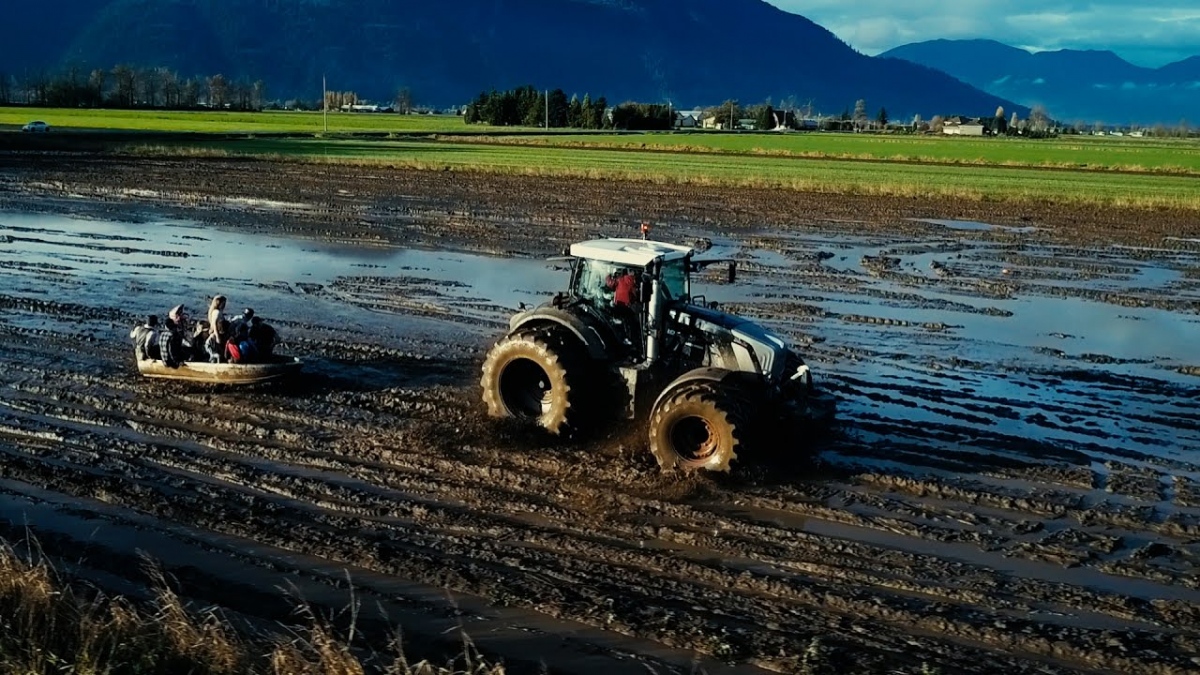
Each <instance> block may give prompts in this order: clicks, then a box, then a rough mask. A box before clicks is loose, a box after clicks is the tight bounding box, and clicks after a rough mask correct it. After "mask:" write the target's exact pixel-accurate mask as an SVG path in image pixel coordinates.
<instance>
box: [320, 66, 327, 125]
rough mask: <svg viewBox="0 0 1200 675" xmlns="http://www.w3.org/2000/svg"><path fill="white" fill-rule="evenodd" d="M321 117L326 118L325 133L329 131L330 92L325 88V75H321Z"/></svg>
mask: <svg viewBox="0 0 1200 675" xmlns="http://www.w3.org/2000/svg"><path fill="white" fill-rule="evenodd" d="M321 117H322V119H324V120H325V133H329V92H328V91H326V89H325V76H324V75H322V76H321Z"/></svg>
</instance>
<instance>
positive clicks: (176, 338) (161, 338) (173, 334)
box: [158, 319, 187, 368]
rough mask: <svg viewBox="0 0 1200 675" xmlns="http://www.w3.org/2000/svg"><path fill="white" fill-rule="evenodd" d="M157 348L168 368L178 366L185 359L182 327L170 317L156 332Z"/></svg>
mask: <svg viewBox="0 0 1200 675" xmlns="http://www.w3.org/2000/svg"><path fill="white" fill-rule="evenodd" d="M158 350H159V351H160V352H161V357H162V360H163V363H164V364H165V365H166V366H167V367H168V368H178V367H179V364H180V363H183V362H184V361H186V360H187V354H186V353H185V352H184V350H183V327H182V326H180V325H179V324H177V323H175V322H174V321H172V320H171V319H167V323H166V324H165V325H164V326H163V329H162V330H161V331H159V333H158Z"/></svg>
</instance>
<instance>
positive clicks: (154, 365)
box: [137, 356, 300, 384]
mask: <svg viewBox="0 0 1200 675" xmlns="http://www.w3.org/2000/svg"><path fill="white" fill-rule="evenodd" d="M137 367H138V372H139V373H141V374H142V376H143V377H157V378H162V379H166V380H184V381H188V382H206V383H209V384H261V383H263V382H273V381H275V380H279V379H282V378H285V377H288V376H289V375H294V374H296V373H298V372H300V359H298V358H296V357H294V356H274V357H272V359H271V360H270V361H267V362H264V363H208V362H205V361H185V362H183V363H181V364H179V367H178V368H168V367H167V364H165V363H163V362H162V361H158V360H153V359H147V360H141V359H139V360H138V361H137Z"/></svg>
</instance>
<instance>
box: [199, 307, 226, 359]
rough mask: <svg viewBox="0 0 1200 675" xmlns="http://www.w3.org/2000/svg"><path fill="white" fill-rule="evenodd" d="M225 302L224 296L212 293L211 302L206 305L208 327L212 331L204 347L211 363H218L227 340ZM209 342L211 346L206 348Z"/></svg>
mask: <svg viewBox="0 0 1200 675" xmlns="http://www.w3.org/2000/svg"><path fill="white" fill-rule="evenodd" d="M225 303H226V298H225V296H223V295H214V296H213V299H212V302H211V303H209V305H208V327H209V330H210V331H212V333H211V334H210V335H209V338H208V342H206V343H205V347H206V349H207V351H208V357H209V361H211V362H213V363H220V361H221V357H222V356H223V355H224V353H225V343H226V342H227V341H228V340H229V321H228V320H227V319H226V318H225ZM209 344H212V346H213V348H211V349H208V345H209Z"/></svg>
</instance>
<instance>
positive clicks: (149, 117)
mask: <svg viewBox="0 0 1200 675" xmlns="http://www.w3.org/2000/svg"><path fill="white" fill-rule="evenodd" d="M32 119H42V120H45V121H46V122H48V123H49V124H51V125H52V126H53V127H55V128H56V129H60V130H63V133H62V134H61V135H59V137H57V138H56V139H55V140H56V141H57V142H58V143H59V144H63V143H65V144H66V145H67V146H68V147H69V140H68V139H69V138H70V135H69V132H70V131H72V130H75V131H81V130H89V129H91V130H111V131H125V132H129V131H146V132H193V133H212V134H214V135H215V134H251V135H255V136H254V137H250V138H244V139H240V138H239V139H231V138H228V137H217V136H214V138H212V139H211V140H210V139H206V138H200V139H196V138H194V137H188V138H184V137H180V138H179V140H178V141H175V140H171V139H168V140H166V141H163V140H162V139H161V138H156V139H155V140H154V141H153V143H152V144H151V143H149V142H148V143H145V144H136V143H135V144H130V145H125V146H123V148H124V149H125V150H127V151H130V152H137V153H142V154H172V155H185V156H186V155H192V156H198V155H230V154H249V155H258V156H267V157H286V158H293V159H298V160H304V161H322V162H326V161H328V162H356V163H379V164H388V165H394V166H404V167H410V168H422V169H438V170H443V169H447V168H451V169H459V170H473V171H490V172H499V173H514V174H516V173H519V174H530V175H558V176H576V177H589V178H598V179H602V178H621V179H630V180H645V181H654V182H662V183H667V182H674V183H690V184H697V185H742V186H762V187H778V188H788V189H799V190H817V191H823V192H837V193H856V194H888V195H904V196H918V195H941V196H959V197H966V198H970V199H980V200H985V199H986V200H997V201H1003V200H1007V201H1022V200H1047V201H1053V202H1059V203H1090V204H1097V203H1099V204H1114V205H1130V206H1141V207H1174V208H1185V209H1189V210H1196V211H1200V141H1196V140H1175V139H1154V138H1129V137H1122V138H1116V137H1089V136H1064V137H1060V138H1056V139H1046V140H1029V139H1021V138H961V137H942V136H932V135H931V136H906V135H896V136H888V135H875V134H847V133H786V134H778V133H761V134H753V133H746V134H725V133H705V132H687V133H645V134H580V133H571V132H568V131H565V130H564V131H563V132H562V133H548V134H547V133H540V134H539V133H536V130H529V129H509V128H504V129H501V128H495V127H486V126H467V125H465V124H463V123H462V120H461V119H459V118H458V117H454V116H445V115H395V114H370V113H340V112H339V113H330V114H329V116H328V119H329V134H328V135H325V134H324V120H323V116H322V114H321V113H319V112H261V113H228V112H214V111H200V112H159V111H130V110H75V109H40V108H0V130H3V129H4V128H5V127H7V128H8V129H15V128H17V127H18V126H19V125H21V124H24V123H25V122H27V121H29V120H32ZM513 131H522V132H525V133H523V134H521V135H506V132H513ZM530 131H535V133H533V134H530V133H529V132H530ZM272 133H279V134H302V135H304V134H311V136H310V137H294V138H272V137H269V136H268V135H269V134H272ZM356 133H357V134H366V133H374V134H380V133H382V134H387V135H389V136H390V138H366V137H361V138H354V137H353V135H354V134H356ZM407 134H413V135H416V134H423V135H427V136H428V137H427V138H412V137H410V138H404V137H405V136H406V135H407ZM93 136H94V135H93Z"/></svg>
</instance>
